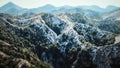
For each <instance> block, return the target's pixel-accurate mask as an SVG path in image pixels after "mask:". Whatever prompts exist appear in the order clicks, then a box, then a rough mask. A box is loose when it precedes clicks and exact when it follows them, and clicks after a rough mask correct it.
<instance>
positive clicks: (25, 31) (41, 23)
mask: <svg viewBox="0 0 120 68" xmlns="http://www.w3.org/2000/svg"><path fill="white" fill-rule="evenodd" d="M76 15H78V16H77V17H75V18H79V17H80V16H81V14H79V13H77V14H62V15H52V14H48V13H40V14H37V15H35V16H32V17H29V18H22V19H21V18H16V17H15V16H10V15H9V14H4V13H1V14H0V28H1V29H0V30H1V31H0V40H1V41H0V43H1V44H0V45H1V46H0V47H1V48H0V55H1V56H2V58H1V59H0V62H3V61H4V63H0V66H1V67H5V65H8V66H12V67H11V68H13V67H14V66H16V67H18V66H20V67H21V68H22V67H28V68H31V67H33V68H34V67H35V68H40V67H43V68H50V67H51V66H52V67H55V68H70V67H76V68H78V67H81V68H85V67H95V68H96V67H97V68H100V67H101V66H102V68H105V67H106V66H107V67H112V66H113V67H114V66H117V65H119V64H118V63H117V62H119V61H116V60H111V61H109V59H110V58H109V57H111V59H119V58H117V57H119V53H120V50H119V43H117V44H114V42H115V35H114V34H113V33H111V32H107V31H103V30H100V29H99V28H97V27H95V26H91V25H89V24H88V22H87V21H86V23H84V21H82V19H83V20H84V18H82V17H81V19H80V20H79V19H74V16H76ZM77 20H78V21H77ZM82 22H83V23H82ZM105 48H106V49H108V50H106V49H105ZM114 49H116V50H114ZM99 56H104V58H102V57H99ZM8 57H9V58H8ZM98 58H101V59H98ZM108 58H109V59H108ZM4 59H7V60H4ZM8 59H9V60H8ZM102 59H103V60H102ZM104 60H106V61H104ZM101 61H102V62H107V64H104V63H102V62H101ZM9 62H11V63H9ZM16 62H18V64H15V63H16ZM111 62H112V63H111ZM21 63H22V64H21ZM45 63H47V64H45ZM86 63H87V64H86ZM115 63H116V64H115ZM20 64H21V65H20ZM111 65H112V66H111Z"/></svg>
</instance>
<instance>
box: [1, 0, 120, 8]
mask: <svg viewBox="0 0 120 68" xmlns="http://www.w3.org/2000/svg"><path fill="white" fill-rule="evenodd" d="M10 1H11V2H13V3H15V4H17V5H19V6H21V7H25V8H35V7H39V6H43V5H46V4H52V5H54V6H63V5H70V6H78V5H88V6H89V5H98V6H100V7H103V8H105V7H106V6H108V5H115V6H119V7H120V0H0V6H2V5H4V4H6V3H7V2H10Z"/></svg>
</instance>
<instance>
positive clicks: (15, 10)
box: [0, 2, 119, 15]
mask: <svg viewBox="0 0 120 68" xmlns="http://www.w3.org/2000/svg"><path fill="white" fill-rule="evenodd" d="M118 8H119V7H116V6H112V5H111V6H108V7H106V8H100V7H98V6H95V5H93V6H76V7H72V6H61V7H55V6H53V5H50V4H47V5H45V6H42V7H38V8H32V9H27V8H22V7H20V6H18V5H16V4H14V3H12V2H9V3H7V4H5V5H4V6H1V7H0V12H3V13H9V14H14V15H21V14H24V13H26V12H27V13H28V12H29V13H40V12H46V13H65V12H70V13H72V12H81V10H82V11H83V10H84V11H87V10H91V11H94V12H100V13H105V12H109V11H112V10H115V9H118ZM71 10H72V11H71Z"/></svg>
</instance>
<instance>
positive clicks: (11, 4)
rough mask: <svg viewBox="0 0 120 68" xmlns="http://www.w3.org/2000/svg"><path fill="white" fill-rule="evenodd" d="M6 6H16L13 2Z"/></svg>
mask: <svg viewBox="0 0 120 68" xmlns="http://www.w3.org/2000/svg"><path fill="white" fill-rule="evenodd" d="M4 6H16V5H15V4H14V3H13V2H8V3H6V4H5V5H4Z"/></svg>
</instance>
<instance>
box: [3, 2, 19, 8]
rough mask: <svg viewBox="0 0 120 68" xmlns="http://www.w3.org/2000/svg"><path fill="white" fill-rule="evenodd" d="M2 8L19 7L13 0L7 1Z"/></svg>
mask: <svg viewBox="0 0 120 68" xmlns="http://www.w3.org/2000/svg"><path fill="white" fill-rule="evenodd" d="M2 8H21V7H19V6H18V5H16V4H14V3H13V2H8V3H6V4H5V5H3V6H2Z"/></svg>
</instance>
